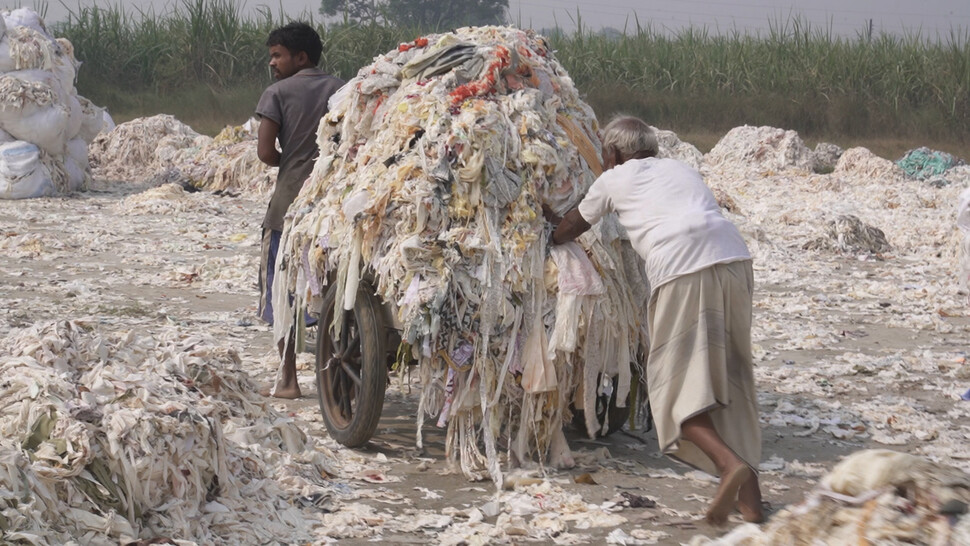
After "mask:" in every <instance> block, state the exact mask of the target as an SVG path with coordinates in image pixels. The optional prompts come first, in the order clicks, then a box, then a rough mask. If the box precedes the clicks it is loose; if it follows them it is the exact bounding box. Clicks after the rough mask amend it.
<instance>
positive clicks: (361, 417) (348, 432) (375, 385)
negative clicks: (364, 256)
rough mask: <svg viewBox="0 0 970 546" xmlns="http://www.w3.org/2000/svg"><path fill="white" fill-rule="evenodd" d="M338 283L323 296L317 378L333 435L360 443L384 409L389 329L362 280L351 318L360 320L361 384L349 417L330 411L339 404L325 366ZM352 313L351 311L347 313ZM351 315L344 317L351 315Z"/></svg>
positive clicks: (348, 443) (340, 440)
mask: <svg viewBox="0 0 970 546" xmlns="http://www.w3.org/2000/svg"><path fill="white" fill-rule="evenodd" d="M336 297H337V287H336V285H331V286H330V288H329V289H328V290H327V295H326V297H324V299H323V307H322V308H321V310H320V319H319V322H318V324H319V327H318V328H319V331H318V332H317V354H316V380H317V398H318V401H319V403H320V413H321V415H322V416H323V422H324V424H325V425H326V426H327V431H328V432H329V433H330V436H331V437H332V438H333V439H334V440H336V441H337V442H338V443H340V444H341V445H344V446H347V447H360V446H362V445H364V444H366V443H367V441H368V440H370V439H371V437H372V436H373V435H374V431H376V430H377V424H378V422H379V421H380V419H381V412H382V411H383V409H384V392H385V390H386V389H387V351H386V348H385V341H386V339H387V331H386V328H385V326H384V315H383V313H382V312H381V311H382V309H381V303H380V301H379V300H378V298H377V296H375V295H374V290H373V288H372V287H371V285H370V283H369V282H367V281H363V280H362V281H361V282H360V285H359V287H358V288H357V301H356V302H355V303H354V311H353V315H352V318H353V320H354V321H355V322H356V324H357V329H358V332H359V337H360V368H361V369H360V382H361V384H360V387H359V388H358V392H357V397H356V405H355V406H352V410H351V411H352V417H351V419H350V420H349V421H347V420H346V419H343V418H342V417H340V416H339V415H338V416H335V415H331V403H333V404H336V403H337V402H338V401H337V400H336V399H334V397H333V393H332V391H331V389H329V388H327V386H326V385H324V384H323V383H324V378H325V377H326V376H325V367H326V365H327V360H328V359H329V357H330V356H331V354H332V351H331V350H330V349H329V347H330V346H332V345H330V344H331V327H332V326H331V325H332V323H333V313H334V301H335V300H336ZM348 315H349V313H348ZM350 318H351V317H350V316H347V317H345V318H344V320H348V319H350Z"/></svg>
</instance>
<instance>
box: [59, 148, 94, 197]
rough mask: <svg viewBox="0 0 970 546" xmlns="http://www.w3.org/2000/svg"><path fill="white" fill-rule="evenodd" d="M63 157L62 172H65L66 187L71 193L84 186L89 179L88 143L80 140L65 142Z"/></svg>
mask: <svg viewBox="0 0 970 546" xmlns="http://www.w3.org/2000/svg"><path fill="white" fill-rule="evenodd" d="M66 150H67V152H66V154H65V155H64V170H65V172H67V185H68V189H69V190H71V191H74V190H77V189H80V188H82V187H84V186H85V184H86V183H87V181H88V178H89V177H90V172H91V167H90V164H89V163H88V143H87V142H85V141H84V139H81V138H75V139H71V140H69V141H68V142H67V146H66Z"/></svg>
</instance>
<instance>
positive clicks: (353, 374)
mask: <svg viewBox="0 0 970 546" xmlns="http://www.w3.org/2000/svg"><path fill="white" fill-rule="evenodd" d="M340 367H341V369H343V371H344V373H346V374H347V377H349V378H350V380H351V381H353V382H354V384H355V385H356V386H357V388H360V374H359V373H358V372H357V370H355V369H353V368H352V367H351V366H350V364H348V363H347V361H346V360H341V361H340Z"/></svg>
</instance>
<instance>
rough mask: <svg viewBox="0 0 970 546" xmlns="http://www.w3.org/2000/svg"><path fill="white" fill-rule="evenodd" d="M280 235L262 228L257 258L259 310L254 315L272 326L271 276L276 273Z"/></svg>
mask: <svg viewBox="0 0 970 546" xmlns="http://www.w3.org/2000/svg"><path fill="white" fill-rule="evenodd" d="M282 235H283V232H282V231H276V230H275V229H267V228H263V242H262V245H261V248H260V258H259V308H258V309H257V311H256V314H257V315H259V318H261V319H263V320H265V321H266V322H268V323H269V324H270V325H272V324H273V274H274V273H275V272H276V254H277V253H278V252H279V250H280V237H281V236H282Z"/></svg>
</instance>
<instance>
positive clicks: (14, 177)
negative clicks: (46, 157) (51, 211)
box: [0, 141, 55, 199]
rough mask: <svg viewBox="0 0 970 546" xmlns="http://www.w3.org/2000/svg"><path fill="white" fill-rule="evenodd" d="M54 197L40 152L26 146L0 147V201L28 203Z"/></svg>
mask: <svg viewBox="0 0 970 546" xmlns="http://www.w3.org/2000/svg"><path fill="white" fill-rule="evenodd" d="M54 193H55V189H54V183H53V182H52V181H51V176H50V171H48V170H47V167H45V166H44V165H43V164H42V163H41V161H40V150H39V149H38V148H37V146H35V145H33V144H31V143H29V142H22V141H17V142H8V143H7V144H0V199H28V198H31V197H42V196H45V195H53V194H54Z"/></svg>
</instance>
